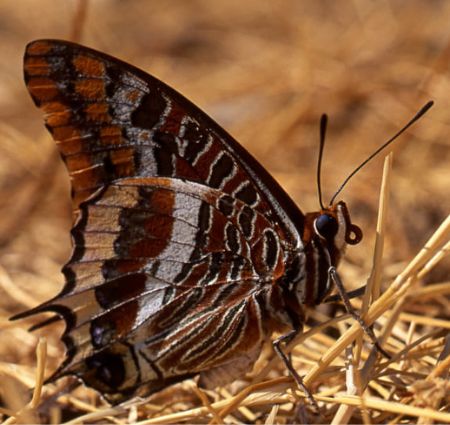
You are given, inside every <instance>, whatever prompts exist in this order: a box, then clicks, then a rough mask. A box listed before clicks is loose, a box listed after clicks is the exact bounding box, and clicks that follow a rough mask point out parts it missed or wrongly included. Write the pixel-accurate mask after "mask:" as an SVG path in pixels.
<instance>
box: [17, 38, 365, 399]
mask: <svg viewBox="0 0 450 425" xmlns="http://www.w3.org/2000/svg"><path fill="white" fill-rule="evenodd" d="M24 73H25V82H26V86H27V88H28V90H29V92H30V95H31V97H32V99H33V100H34V102H35V104H36V105H37V106H38V107H39V108H40V109H41V110H43V112H44V114H45V123H46V127H47V128H48V130H49V131H50V133H51V135H52V136H53V138H54V139H55V141H56V144H57V147H58V149H59V151H60V154H61V156H62V159H63V160H64V162H65V165H66V167H67V170H68V172H69V176H70V179H71V185H72V202H73V211H74V217H75V218H74V224H73V228H72V230H71V235H72V242H73V253H72V256H71V258H70V260H69V261H68V263H67V264H66V265H65V266H64V268H63V270H62V272H63V274H64V276H65V285H64V287H63V289H62V291H61V292H60V293H59V294H58V295H57V296H55V297H54V298H52V299H50V300H48V301H46V302H44V303H43V304H41V305H39V306H38V307H36V308H33V309H32V310H29V311H27V312H24V313H20V314H19V315H17V316H16V317H15V318H22V317H27V316H30V315H34V314H37V313H43V312H54V313H56V315H57V317H60V318H62V319H63V320H64V321H65V325H66V328H65V331H64V333H63V335H62V341H63V343H64V344H65V346H66V358H65V360H64V361H63V363H62V365H61V366H60V367H59V368H58V369H57V371H56V372H55V373H54V374H53V375H52V377H51V378H50V379H49V381H53V380H55V379H58V378H60V377H63V376H66V375H75V376H77V377H79V378H81V380H82V381H83V382H84V383H85V384H86V385H88V386H90V387H93V388H94V389H96V390H97V391H99V392H100V393H101V394H102V395H103V396H104V397H105V398H106V399H107V400H108V401H109V402H111V403H113V404H117V403H120V402H123V401H125V400H128V399H130V398H132V397H146V396H148V395H150V394H153V393H155V392H157V391H160V390H162V389H163V388H165V387H167V386H169V385H172V384H175V383H177V382H180V381H183V380H185V379H187V378H190V377H194V376H197V375H198V376H199V377H200V378H199V380H200V383H201V385H203V386H205V387H207V388H212V387H215V386H217V385H219V384H220V385H222V384H224V383H226V382H227V381H231V380H233V379H235V378H237V377H239V376H241V375H242V374H243V373H244V372H245V371H248V370H249V369H251V367H252V365H253V363H254V362H255V361H256V359H257V358H258V356H259V354H260V351H261V348H262V346H263V344H264V343H265V342H266V341H268V340H270V339H271V336H272V334H273V332H275V331H278V332H284V335H283V336H282V337H281V338H278V339H277V340H276V341H275V342H274V348H275V350H276V351H277V353H278V354H279V355H280V356H281V357H282V358H283V360H284V361H285V363H286V365H287V366H288V368H289V370H290V371H291V373H293V374H294V377H295V373H296V372H295V371H294V370H293V368H292V365H291V364H290V363H289V360H288V358H287V356H286V355H285V354H284V352H283V350H282V349H281V343H282V342H287V341H288V340H290V339H292V338H293V336H295V335H296V334H297V333H299V332H301V330H302V324H303V322H304V320H305V308H306V307H311V306H315V305H317V304H320V303H321V302H322V301H323V300H324V298H325V297H326V296H327V295H328V294H329V293H330V291H331V289H332V287H333V284H332V283H333V279H331V278H330V273H329V270H330V268H332V269H334V268H335V267H336V266H337V265H338V263H339V260H340V259H341V257H342V255H343V253H344V250H345V247H346V245H347V244H351V245H354V244H357V243H358V242H359V241H360V240H361V237H362V233H361V230H360V229H359V228H358V227H357V226H356V225H354V224H353V223H352V221H351V219H350V215H349V212H348V209H347V206H346V204H345V203H344V202H343V201H339V202H332V203H330V205H329V206H327V207H323V206H322V208H321V209H320V210H319V211H317V212H313V213H307V214H303V213H302V212H301V211H300V209H299V208H298V207H297V206H296V204H295V203H294V202H293V201H292V199H291V198H290V197H289V196H288V194H287V193H286V192H285V191H284V190H283V189H282V188H281V186H280V185H279V184H278V183H277V182H276V181H275V180H274V179H273V178H272V177H271V176H270V175H269V173H268V172H267V171H266V170H265V169H264V168H263V167H262V166H261V165H260V164H259V163H258V162H257V161H256V160H255V159H254V158H253V157H252V156H251V155H250V154H249V153H248V152H247V151H246V150H245V149H244V148H243V147H242V146H241V145H239V143H238V142H236V141H235V140H234V139H233V138H232V137H231V136H230V135H229V134H228V133H226V132H225V131H224V130H223V129H222V128H221V127H220V126H219V125H218V124H216V123H215V122H214V121H213V120H212V119H211V118H210V117H208V116H207V115H206V114H205V113H204V112H202V111H201V110H200V109H198V108H197V107H196V106H195V105H194V104H192V103H191V102H190V101H188V100H187V99H186V98H184V97H183V96H182V95H181V94H179V93H178V92H176V91H175V90H174V89H172V88H170V87H169V86H167V85H166V84H164V83H163V82H161V81H159V80H158V79H156V78H155V77H153V76H151V75H148V74H147V73H145V72H143V71H141V70H139V69H137V68H135V67H133V66H132V65H129V64H127V63H125V62H122V61H120V60H118V59H115V58H113V57H111V56H108V55H106V54H104V53H101V52H98V51H95V50H92V49H90V48H87V47H84V46H81V45H78V44H74V43H70V42H67V41H58V40H37V41H33V42H31V43H30V44H29V45H28V46H27V47H26V52H25V57H24ZM52 320H53V319H50V320H47V321H46V322H44V324H45V323H48V322H49V321H52ZM297 377H298V376H297Z"/></svg>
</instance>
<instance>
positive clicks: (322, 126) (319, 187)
mask: <svg viewBox="0 0 450 425" xmlns="http://www.w3.org/2000/svg"><path fill="white" fill-rule="evenodd" d="M327 124H328V116H327V114H323V115H322V117H321V118H320V145H319V158H318V159H317V192H318V194H319V203H320V208H322V209H325V207H324V206H323V200H322V185H321V182H320V176H321V174H322V157H323V147H324V146H325V134H326V132H327Z"/></svg>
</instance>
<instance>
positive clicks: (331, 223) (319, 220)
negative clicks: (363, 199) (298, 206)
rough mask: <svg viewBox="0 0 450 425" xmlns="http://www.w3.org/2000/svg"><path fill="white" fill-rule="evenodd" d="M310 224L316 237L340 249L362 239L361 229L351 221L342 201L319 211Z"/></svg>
mask: <svg viewBox="0 0 450 425" xmlns="http://www.w3.org/2000/svg"><path fill="white" fill-rule="evenodd" d="M312 224H313V228H314V233H315V235H316V236H317V237H319V238H320V239H321V240H323V241H325V242H326V243H327V245H328V246H329V245H334V246H335V248H337V249H338V250H340V251H342V250H344V249H345V246H346V245H347V244H350V245H356V244H357V243H359V242H360V241H361V239H362V231H361V229H360V228H359V227H358V226H356V225H355V224H353V223H352V222H351V220H350V214H349V212H348V209H347V205H346V204H345V202H343V201H340V202H337V203H336V204H334V205H331V206H330V207H328V208H325V209H322V210H321V211H319V213H317V215H316V216H315V217H314V221H313V223H312Z"/></svg>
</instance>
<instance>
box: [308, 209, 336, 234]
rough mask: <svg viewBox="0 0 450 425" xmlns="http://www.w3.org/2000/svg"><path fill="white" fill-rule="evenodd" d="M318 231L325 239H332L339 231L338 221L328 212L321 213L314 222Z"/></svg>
mask: <svg viewBox="0 0 450 425" xmlns="http://www.w3.org/2000/svg"><path fill="white" fill-rule="evenodd" d="M314 229H315V231H316V233H317V234H318V235H319V236H321V237H322V238H324V239H331V238H332V237H333V236H334V235H335V234H336V233H337V231H338V222H337V221H336V219H335V218H334V217H332V216H331V215H328V214H322V215H319V217H317V218H316V221H315V222H314Z"/></svg>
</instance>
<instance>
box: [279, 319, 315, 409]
mask: <svg viewBox="0 0 450 425" xmlns="http://www.w3.org/2000/svg"><path fill="white" fill-rule="evenodd" d="M302 331H303V327H300V328H298V329H293V330H291V331H290V332H288V333H287V334H284V335H281V336H280V337H279V338H277V339H276V340H275V341H273V342H272V345H273V349H274V350H275V353H277V355H278V356H279V357H280V358H281V360H283V362H284V364H285V366H286V368H287V370H288V371H289V373H290V374H291V376H292V377H293V378H294V380H295V382H296V384H297V385H298V386H299V387H300V388H301V389H302V390H303V392H304V393H305V394H306V397H307V398H308V400H309V401H310V402H311V404H312V405H313V406H314V409H315V410H316V412H319V406H318V404H317V402H316V400H315V399H314V397H313V395H312V394H311V391H309V389H308V387H307V386H306V385H305V383H304V382H303V379H302V377H301V376H300V375H299V374H298V373H297V371H296V370H295V369H294V366H293V365H292V362H291V360H290V357H288V356H287V355H286V354H285V353H284V351H283V350H282V349H281V347H280V345H281V343H284V344H285V345H287V344H289V343H290V342H291V341H292V340H293V339H294V338H295V337H296V336H297V335H298V334H299V333H301V332H302Z"/></svg>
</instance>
